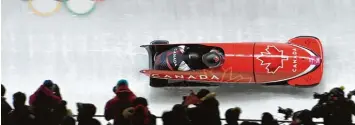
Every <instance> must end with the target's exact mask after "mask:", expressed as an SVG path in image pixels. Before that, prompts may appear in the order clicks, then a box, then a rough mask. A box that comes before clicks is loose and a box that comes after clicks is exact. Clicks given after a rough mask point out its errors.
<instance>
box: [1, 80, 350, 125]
mask: <svg viewBox="0 0 355 125" xmlns="http://www.w3.org/2000/svg"><path fill="white" fill-rule="evenodd" d="M113 92H114V93H115V94H116V96H115V97H114V98H112V99H111V100H108V102H107V103H106V106H105V110H104V117H105V119H106V120H107V121H111V120H113V123H112V124H113V125H156V120H157V116H156V115H154V114H152V113H151V112H150V111H149V108H148V101H147V99H145V98H143V97H138V96H137V95H135V94H134V92H132V91H131V90H130V88H129V86H128V82H127V81H126V80H124V79H122V80H119V81H118V83H117V85H116V86H114V88H113ZM5 93H6V89H5V87H4V86H3V85H1V125H101V124H102V123H100V122H99V120H97V119H95V118H94V116H95V114H96V109H97V107H96V106H95V105H94V104H90V103H77V104H76V105H77V111H78V114H77V116H76V117H74V116H73V114H72V113H71V110H69V109H68V108H67V107H66V105H67V102H66V101H65V100H64V99H63V98H62V96H61V93H60V88H59V86H58V85H57V84H55V83H53V82H52V81H51V80H45V81H44V83H43V84H42V85H41V86H40V87H39V88H38V89H37V91H35V92H34V93H33V94H32V95H30V96H29V98H28V101H29V105H26V104H25V102H26V101H27V98H26V94H25V93H22V92H16V93H14V94H13V96H12V97H13V102H12V106H11V105H10V104H9V103H8V102H7V101H6V98H5V97H4V95H5ZM353 95H355V91H351V92H350V93H348V94H346V93H345V92H344V88H343V87H337V88H333V89H331V90H330V91H329V92H325V93H322V94H318V93H316V94H314V98H316V99H318V100H319V101H318V103H317V104H316V105H315V106H314V107H313V108H312V109H304V110H300V111H295V112H293V110H292V109H290V108H281V107H280V109H279V113H282V114H285V119H291V121H292V122H291V123H289V124H290V125H315V124H316V123H315V122H313V120H312V119H313V118H323V121H324V122H323V124H324V125H353V123H352V115H355V104H354V102H353V101H352V100H351V97H352V96H353ZM219 103H220V102H219V101H218V99H217V98H216V93H214V92H210V91H209V90H207V89H201V90H199V91H198V92H197V93H195V92H193V91H191V93H190V94H189V95H187V96H184V97H183V100H182V102H181V103H180V104H175V105H173V106H172V109H171V111H166V112H163V113H162V115H161V119H162V121H163V125H222V122H221V118H220V111H219ZM241 114H242V110H241V108H239V107H234V108H230V109H228V110H227V111H226V112H225V114H224V116H225V120H226V123H227V124H226V125H239V124H240V125H279V124H280V122H279V121H278V120H277V119H275V118H274V117H273V115H272V114H270V113H268V112H264V113H263V114H262V117H261V121H260V122H254V121H243V122H240V119H239V116H240V115H241Z"/></svg>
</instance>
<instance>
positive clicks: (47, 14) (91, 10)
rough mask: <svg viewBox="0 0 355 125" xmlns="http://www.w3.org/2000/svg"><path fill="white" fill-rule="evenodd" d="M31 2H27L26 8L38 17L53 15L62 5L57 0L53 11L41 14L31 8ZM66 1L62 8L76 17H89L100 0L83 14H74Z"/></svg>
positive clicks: (95, 1) (65, 0)
mask: <svg viewBox="0 0 355 125" xmlns="http://www.w3.org/2000/svg"><path fill="white" fill-rule="evenodd" d="M32 1H33V0H29V1H28V7H29V8H30V9H31V10H32V12H33V13H34V14H36V15H38V16H51V15H53V14H54V13H56V12H58V11H59V10H60V9H61V8H62V3H61V2H60V1H58V0H57V3H56V6H55V8H54V9H53V10H51V11H49V12H41V11H39V10H37V9H36V8H35V7H34V6H33V2H32ZM68 1H69V0H63V4H64V7H65V8H66V9H67V10H68V11H69V12H70V13H71V14H73V15H76V16H86V15H89V14H91V13H92V12H93V11H94V10H95V9H96V3H97V2H98V1H102V0H94V4H93V5H92V7H91V8H90V9H89V10H88V11H86V12H83V13H79V12H75V11H74V10H73V9H72V8H70V7H69V5H68Z"/></svg>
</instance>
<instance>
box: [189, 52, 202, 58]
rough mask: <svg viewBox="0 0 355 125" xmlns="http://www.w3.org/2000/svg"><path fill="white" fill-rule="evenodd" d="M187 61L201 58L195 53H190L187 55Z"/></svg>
mask: <svg viewBox="0 0 355 125" xmlns="http://www.w3.org/2000/svg"><path fill="white" fill-rule="evenodd" d="M187 56H188V59H189V60H199V59H200V58H201V57H200V55H198V54H197V53H194V52H191V53H189V54H188V55H187Z"/></svg>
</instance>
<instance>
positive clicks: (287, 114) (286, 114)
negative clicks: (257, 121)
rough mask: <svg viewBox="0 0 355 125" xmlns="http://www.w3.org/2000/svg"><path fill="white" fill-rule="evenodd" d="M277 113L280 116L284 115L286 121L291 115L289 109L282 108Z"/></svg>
mask: <svg viewBox="0 0 355 125" xmlns="http://www.w3.org/2000/svg"><path fill="white" fill-rule="evenodd" d="M278 113H281V114H284V115H285V117H284V118H285V120H287V119H288V118H290V117H291V116H292V114H293V110H292V109H290V108H286V109H284V108H282V107H279V110H278Z"/></svg>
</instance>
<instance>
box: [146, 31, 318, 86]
mask: <svg viewBox="0 0 355 125" xmlns="http://www.w3.org/2000/svg"><path fill="white" fill-rule="evenodd" d="M179 45H185V46H188V47H191V49H196V51H200V50H203V49H209V48H219V49H220V50H222V52H223V54H224V59H225V61H224V63H223V65H221V66H219V67H217V68H205V69H198V70H191V71H168V70H155V69H154V68H153V67H154V55H156V54H158V53H160V52H163V51H165V50H168V49H170V48H172V47H176V46H179ZM141 47H144V48H145V49H146V50H147V51H148V54H149V69H144V70H141V71H140V72H141V73H144V74H145V75H147V76H149V77H150V86H152V87H164V86H201V85H202V86H210V85H223V84H263V85H291V86H315V85H318V84H319V83H320V81H321V79H322V74H323V60H324V59H323V49H322V44H321V42H320V40H319V39H318V38H316V37H313V36H299V37H295V38H292V39H290V40H289V41H288V42H287V43H278V42H237V43H187V44H186V43H184V44H169V42H168V41H165V40H156V41H152V42H151V44H150V45H142V46H141ZM171 81H175V82H171Z"/></svg>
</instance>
